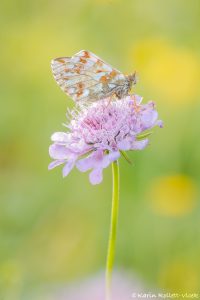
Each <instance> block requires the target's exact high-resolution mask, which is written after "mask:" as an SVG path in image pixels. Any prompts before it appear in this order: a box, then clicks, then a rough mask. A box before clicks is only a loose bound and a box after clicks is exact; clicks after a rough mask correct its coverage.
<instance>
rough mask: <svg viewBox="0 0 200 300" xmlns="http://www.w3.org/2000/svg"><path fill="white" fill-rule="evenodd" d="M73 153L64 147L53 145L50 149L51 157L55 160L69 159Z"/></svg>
mask: <svg viewBox="0 0 200 300" xmlns="http://www.w3.org/2000/svg"><path fill="white" fill-rule="evenodd" d="M69 154H71V152H70V151H69V149H67V148H66V147H65V146H64V145H57V144H53V145H51V146H50V147H49V155H50V157H51V158H54V159H59V160H60V159H67V158H68V156H69Z"/></svg>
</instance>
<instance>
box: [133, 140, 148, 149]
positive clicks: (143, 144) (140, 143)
mask: <svg viewBox="0 0 200 300" xmlns="http://www.w3.org/2000/svg"><path fill="white" fill-rule="evenodd" d="M148 143H149V140H148V139H145V140H142V141H134V142H133V143H132V145H131V150H142V149H144V148H145V147H146V146H147V145H148Z"/></svg>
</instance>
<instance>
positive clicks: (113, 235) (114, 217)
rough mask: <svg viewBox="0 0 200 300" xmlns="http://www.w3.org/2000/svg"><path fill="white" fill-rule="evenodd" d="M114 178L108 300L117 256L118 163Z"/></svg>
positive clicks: (114, 168) (107, 272)
mask: <svg viewBox="0 0 200 300" xmlns="http://www.w3.org/2000/svg"><path fill="white" fill-rule="evenodd" d="M112 177H113V189H112V212H111V223H110V235H109V242H108V252H107V263H106V300H111V281H112V270H113V262H114V256H115V242H116V235H117V219H118V208H119V165H118V161H114V162H113V163H112Z"/></svg>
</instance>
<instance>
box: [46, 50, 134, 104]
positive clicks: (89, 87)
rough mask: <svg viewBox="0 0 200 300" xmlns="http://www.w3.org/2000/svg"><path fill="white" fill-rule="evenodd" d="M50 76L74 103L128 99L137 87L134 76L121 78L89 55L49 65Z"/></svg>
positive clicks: (87, 53)
mask: <svg viewBox="0 0 200 300" xmlns="http://www.w3.org/2000/svg"><path fill="white" fill-rule="evenodd" d="M51 68H52V72H53V76H54V78H55V80H56V82H57V83H58V85H59V86H60V87H61V89H62V90H63V91H64V92H65V93H66V94H67V95H68V96H70V97H71V98H72V99H73V100H74V101H75V102H77V103H83V102H94V101H98V100H101V99H104V98H108V97H113V96H115V97H116V98H118V99H121V98H123V97H124V96H127V95H129V93H130V90H131V88H132V86H133V85H135V84H136V83H137V78H136V73H133V74H130V75H124V74H123V73H121V72H120V71H118V70H117V69H114V68H113V67H112V66H110V65H109V64H107V63H106V62H104V61H103V60H102V59H100V58H99V57H98V56H96V55H95V54H93V53H92V52H90V51H86V50H81V51H80V52H78V53H76V54H75V55H74V56H72V57H59V58H56V59H53V60H52V61H51Z"/></svg>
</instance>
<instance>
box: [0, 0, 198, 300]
mask: <svg viewBox="0 0 200 300" xmlns="http://www.w3.org/2000/svg"><path fill="white" fill-rule="evenodd" d="M0 14H1V16H0V66H1V69H0V85H1V88H0V94H1V95H0V99H1V109H0V139H1V147H0V299H2V300H21V299H23V300H24V299H26V300H27V299H34V300H36V299H37V300H38V299H42V300H46V299H50V296H49V295H50V293H51V288H52V287H54V286H60V285H61V286H63V285H67V284H68V283H70V282H73V281H74V280H84V279H85V278H88V277H92V276H93V274H96V273H98V272H99V271H103V270H104V267H105V259H106V251H107V241H108V230H109V222H110V208H111V170H110V168H109V169H107V170H105V171H104V180H103V183H102V184H101V185H99V186H91V184H90V183H89V180H88V174H82V173H79V172H78V171H77V170H73V171H72V172H71V173H70V175H69V176H68V177H67V178H65V179H63V178H62V175H61V169H60V168H56V169H55V170H54V171H51V172H49V171H48V170H47V166H48V164H49V163H50V161H51V160H50V158H49V155H48V147H49V145H50V136H51V134H52V133H53V132H55V131H62V130H63V129H64V127H63V126H62V123H63V122H65V121H66V119H65V113H66V109H67V107H72V106H73V102H72V101H71V100H70V99H69V98H68V97H67V96H66V95H65V94H64V93H63V92H62V91H61V90H60V88H59V87H58V86H57V84H56V83H55V81H54V79H53V77H52V74H51V69H50V60H51V59H52V58H55V57H58V56H71V55H73V54H75V53H76V52H78V51H80V50H81V49H87V50H90V51H92V52H94V53H95V54H97V55H98V56H100V57H101V58H103V59H104V60H105V61H107V62H109V63H110V64H111V65H113V66H114V67H116V68H117V69H119V70H121V71H122V72H124V73H130V72H133V71H135V70H137V72H138V74H139V79H140V80H139V83H138V85H137V87H136V93H138V94H139V95H142V96H144V102H146V101H148V100H154V101H155V102H156V104H157V109H158V111H159V117H160V119H162V120H163V121H164V124H165V126H164V128H163V129H162V130H161V129H156V130H154V134H153V135H152V136H151V144H150V146H149V147H147V148H146V149H145V150H144V151H142V152H132V153H130V154H129V156H130V157H131V159H132V161H133V162H134V165H133V166H130V165H129V164H127V162H126V161H125V160H124V159H120V167H121V170H120V171H121V187H120V189H121V190H120V215H119V226H118V239H117V251H116V260H115V266H116V268H118V269H121V268H122V269H123V270H125V271H127V272H129V273H131V274H132V273H133V274H136V276H137V277H138V278H140V280H141V281H142V282H143V283H144V284H145V286H152V287H155V288H157V289H159V290H163V291H169V292H188V293H189V292H198V291H199V290H200V260H199V253H200V203H199V180H200V172H199V170H200V159H199V153H200V140H199V136H200V135H199V134H200V130H199V127H200V126H199V119H200V88H199V78H200V57H199V51H200V39H199V28H200V18H199V14H200V2H199V1H198V0H192V1H186V0H169V1H159V0H149V1H145V0H76V1H74V0H65V1H64V0H63V1H62V0H58V1H47V0H42V1H38V0H36V1H25V0H17V1H14V0H11V1H6V0H3V1H1V3H0ZM46 291H48V295H47V292H46ZM36 294H37V296H34V295H36ZM53 299H54V298H53ZM66 299H68V298H66ZM88 299H89V298H88ZM122 300H123V299H122Z"/></svg>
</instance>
